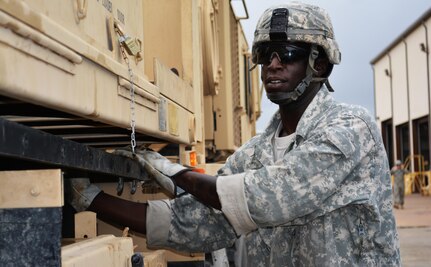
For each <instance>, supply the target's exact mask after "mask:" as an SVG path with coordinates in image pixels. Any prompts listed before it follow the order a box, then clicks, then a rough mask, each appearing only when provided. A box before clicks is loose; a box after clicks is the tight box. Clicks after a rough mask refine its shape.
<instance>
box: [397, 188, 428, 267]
mask: <svg viewBox="0 0 431 267" xmlns="http://www.w3.org/2000/svg"><path fill="white" fill-rule="evenodd" d="M394 215H395V220H396V222H397V228H398V234H399V238H400V250H401V251H400V252H401V261H402V265H403V266H404V267H430V266H431V196H421V195H420V194H411V195H406V196H405V199H404V209H394Z"/></svg>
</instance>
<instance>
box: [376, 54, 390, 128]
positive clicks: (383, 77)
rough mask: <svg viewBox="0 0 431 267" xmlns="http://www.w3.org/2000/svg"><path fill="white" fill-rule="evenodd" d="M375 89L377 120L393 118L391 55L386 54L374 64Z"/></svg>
mask: <svg viewBox="0 0 431 267" xmlns="http://www.w3.org/2000/svg"><path fill="white" fill-rule="evenodd" d="M373 69H374V86H375V88H379V90H375V91H374V98H375V105H376V114H377V117H376V119H377V121H378V122H382V121H386V120H388V119H390V118H392V92H391V79H390V77H389V75H391V74H390V69H391V67H390V57H389V56H385V57H383V58H382V59H381V60H380V61H378V62H377V63H376V64H375V65H374V66H373Z"/></svg>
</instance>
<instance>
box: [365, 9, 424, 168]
mask: <svg viewBox="0 0 431 267" xmlns="http://www.w3.org/2000/svg"><path fill="white" fill-rule="evenodd" d="M430 44H431V9H429V10H428V11H426V12H425V13H424V14H423V15H422V16H421V17H420V18H419V19H418V20H417V21H416V22H415V23H413V24H412V25H411V26H410V27H409V28H408V29H407V30H406V31H404V32H403V33H402V34H401V35H400V36H399V37H398V38H397V39H395V40H394V41H393V42H392V43H391V44H390V45H389V46H388V47H387V48H386V49H384V50H383V51H382V52H381V53H380V54H379V55H378V56H377V57H375V58H374V59H373V60H372V61H371V65H372V67H373V71H374V94H375V95H374V99H375V113H376V120H377V122H378V124H379V125H380V127H381V132H382V136H383V141H384V144H385V147H386V150H387V153H388V157H389V162H390V164H391V166H392V165H393V164H394V162H395V160H397V159H399V160H401V161H403V162H408V164H409V167H410V169H411V170H412V171H426V170H429V169H430V164H429V162H430V158H431V157H430V153H431V151H430V144H431V128H430V120H431V118H430V116H431V92H430V83H431V80H430V76H431V68H430Z"/></svg>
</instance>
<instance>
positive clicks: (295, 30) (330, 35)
mask: <svg viewBox="0 0 431 267" xmlns="http://www.w3.org/2000/svg"><path fill="white" fill-rule="evenodd" d="M283 10H286V11H287V12H286V13H285V14H283V13H282V12H280V11H283ZM284 15H286V17H285V20H283V19H284V18H283V17H282V16H284ZM277 16H278V17H277ZM271 22H273V23H271ZM271 26H272V27H271ZM270 41H289V42H305V43H309V44H315V45H318V46H321V47H322V48H323V49H324V50H325V53H326V55H327V56H328V59H329V61H330V62H331V63H332V64H339V63H340V61H341V53H340V50H339V48H338V44H337V42H336V41H335V37H334V30H333V27H332V23H331V19H330V18H329V15H328V13H327V12H326V10H324V9H322V8H320V7H318V6H313V5H309V4H304V3H300V2H292V3H289V4H285V5H278V6H274V7H271V8H268V9H267V10H265V11H264V12H263V14H262V16H261V17H260V19H259V21H258V22H257V26H256V30H255V32H254V39H253V48H252V60H253V62H254V63H256V54H255V52H254V51H255V49H256V47H257V46H258V45H259V44H260V43H263V42H270Z"/></svg>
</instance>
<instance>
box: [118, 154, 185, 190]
mask: <svg viewBox="0 0 431 267" xmlns="http://www.w3.org/2000/svg"><path fill="white" fill-rule="evenodd" d="M114 154H117V155H122V156H126V157H129V158H132V159H135V160H137V161H138V162H139V163H140V165H141V166H142V167H143V168H144V169H145V171H146V172H147V173H148V176H149V177H150V178H153V179H154V180H156V181H157V183H158V184H159V185H160V186H161V187H162V188H164V189H165V190H167V191H168V192H169V193H170V194H172V195H173V196H176V195H177V186H176V185H175V182H174V181H173V180H172V179H171V178H172V177H174V176H176V175H179V174H181V173H183V172H186V171H188V170H190V169H188V168H187V167H184V166H182V165H180V164H178V163H172V162H171V161H170V160H168V159H167V158H165V157H163V156H162V155H160V154H159V153H157V152H154V151H152V150H148V149H143V150H137V151H136V154H135V155H133V153H132V152H131V151H129V150H124V149H117V150H115V151H114Z"/></svg>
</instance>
